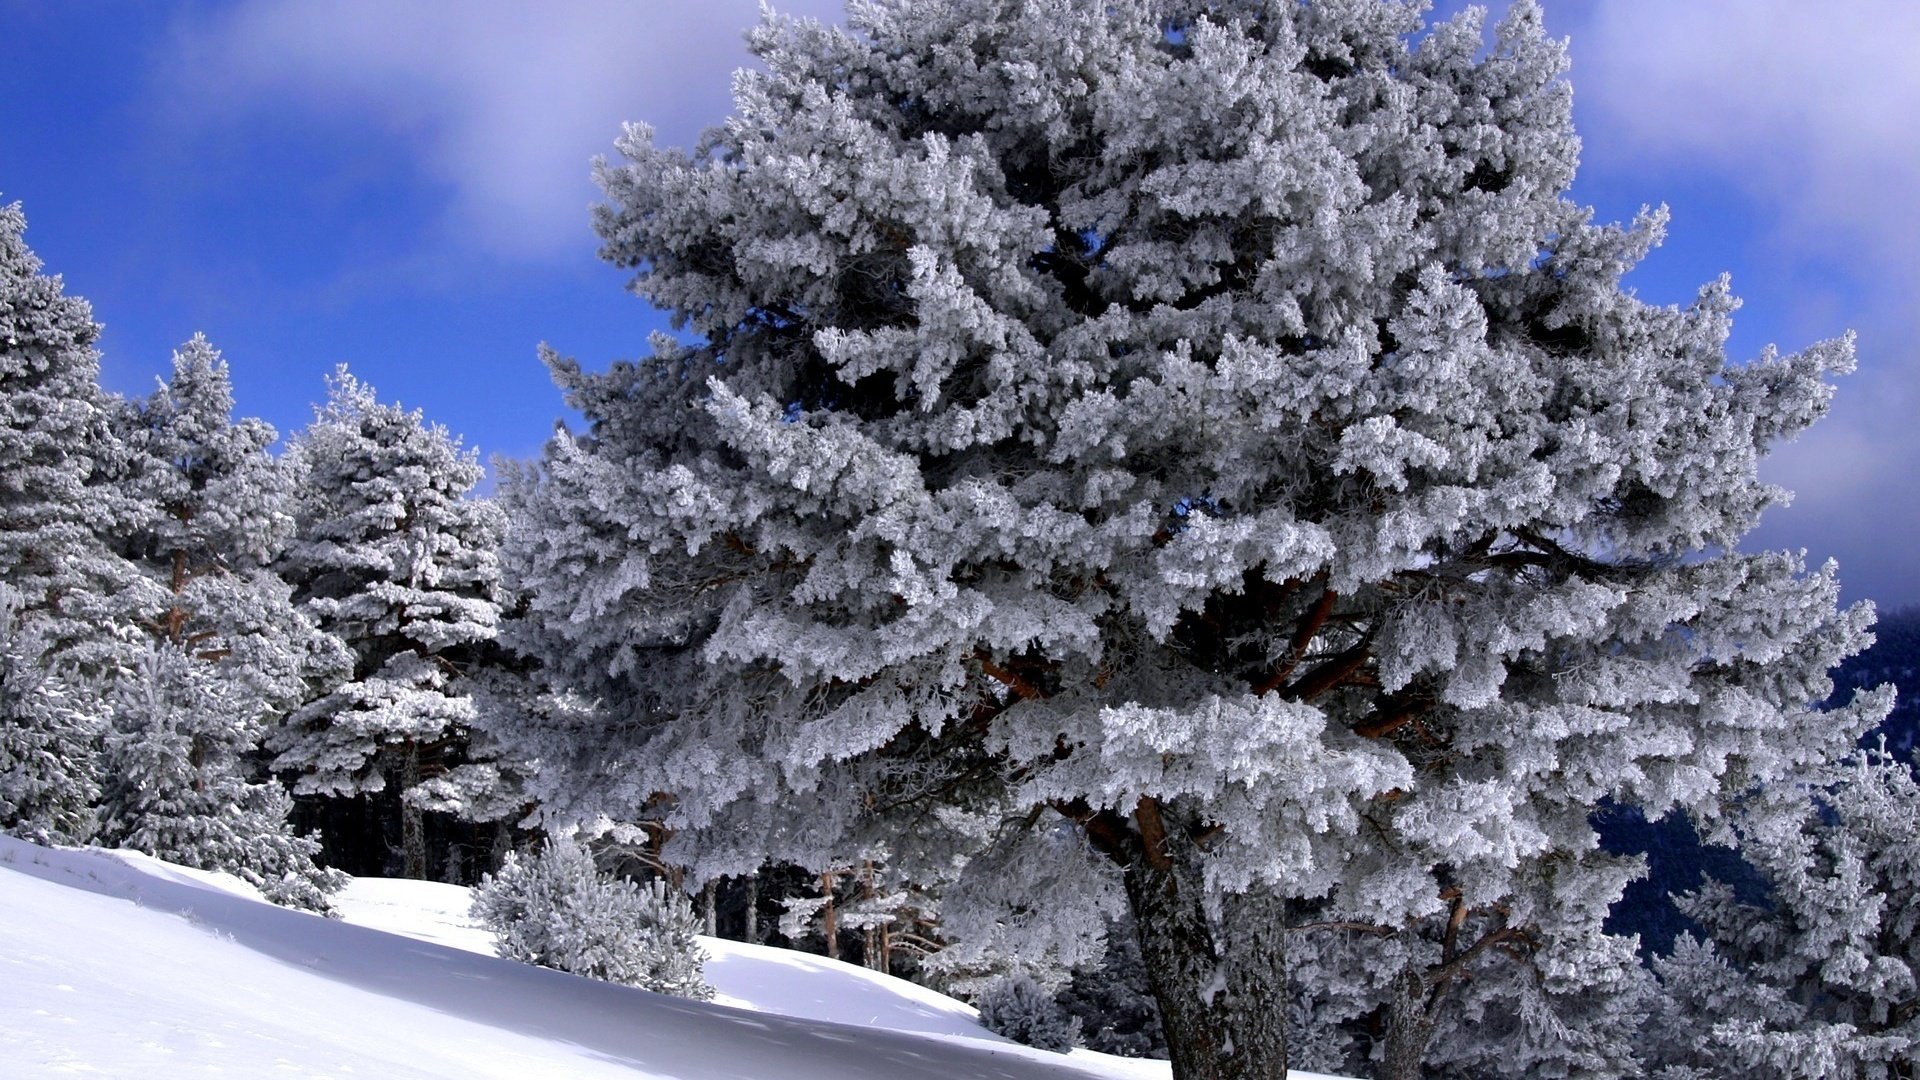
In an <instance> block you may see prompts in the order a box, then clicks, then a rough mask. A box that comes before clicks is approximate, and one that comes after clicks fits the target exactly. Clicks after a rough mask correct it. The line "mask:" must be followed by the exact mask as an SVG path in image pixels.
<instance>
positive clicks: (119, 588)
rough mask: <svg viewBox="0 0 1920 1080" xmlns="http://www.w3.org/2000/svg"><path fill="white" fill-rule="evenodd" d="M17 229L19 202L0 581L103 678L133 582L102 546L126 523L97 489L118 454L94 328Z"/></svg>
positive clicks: (4, 392) (3, 241)
mask: <svg viewBox="0 0 1920 1080" xmlns="http://www.w3.org/2000/svg"><path fill="white" fill-rule="evenodd" d="M26 225H27V223H26V217H25V215H24V214H22V213H21V211H20V205H19V204H18V203H14V204H12V205H10V206H0V581H4V582H6V583H7V584H9V585H11V586H12V587H13V588H14V589H15V590H16V591H17V592H18V594H19V598H18V599H19V603H20V605H21V608H20V613H19V617H20V618H22V619H24V620H26V621H27V622H29V623H33V624H36V626H35V631H34V632H35V633H36V634H37V635H39V636H40V638H41V639H42V640H44V641H45V642H46V645H47V647H48V648H49V649H51V650H52V653H53V655H54V657H55V658H56V659H57V660H58V661H59V662H60V663H61V664H62V665H63V666H65V667H66V668H67V669H68V671H69V672H70V673H71V674H72V675H73V677H75V678H80V679H86V680H96V679H98V680H109V679H110V678H111V676H112V675H113V673H114V672H116V671H118V670H121V669H122V668H124V667H125V666H127V665H128V664H129V663H130V662H131V660H132V657H133V656H134V654H135V650H134V649H133V647H132V645H131V644H130V642H131V641H133V640H134V638H135V637H136V636H137V635H135V634H133V633H131V632H130V628H129V627H128V626H127V625H126V622H125V619H124V618H123V616H124V614H125V611H126V609H127V604H128V599H127V598H126V597H124V596H123V595H122V594H123V593H124V592H125V591H126V590H127V589H129V587H130V586H131V585H132V584H133V575H132V573H131V571H130V570H129V568H128V567H126V566H125V564H124V563H123V562H122V561H121V560H119V559H117V558H114V557H113V556H112V555H111V554H110V553H108V551H107V550H106V547H105V545H104V544H103V543H102V541H101V540H100V535H101V534H104V533H111V532H113V531H115V530H116V529H118V528H121V527H123V526H124V525H125V524H126V518H127V507H126V506H125V505H124V504H123V503H121V502H120V501H119V500H118V499H116V498H115V497H114V493H113V492H112V490H111V489H108V488H104V487H101V486H99V480H100V478H101V477H102V476H103V475H104V474H106V473H109V472H111V470H112V469H113V468H114V466H115V460H116V457H117V447H116V446H115V445H114V442H113V440H112V438H111V432H110V431H109V429H108V426H107V416H108V402H107V400H106V399H105V397H104V396H103V394H102V392H101V390H100V386H99V378H100V359H99V355H98V354H97V353H96V352H95V351H94V348H93V345H94V342H95V341H96V340H98V338H99V336H100V327H99V325H98V324H96V323H95V322H94V321H93V314H92V310H91V309H90V308H89V307H88V306H87V303H86V301H84V300H81V299H79V298H78V297H72V296H67V295H66V294H65V292H64V291H63V289H62V286H61V282H60V279H59V278H58V277H48V276H46V275H43V274H42V273H40V265H41V264H40V260H39V259H38V258H36V257H35V256H34V254H33V252H32V251H31V250H29V249H28V248H27V245H26V241H25V238H24V235H23V234H24V232H25V231H26Z"/></svg>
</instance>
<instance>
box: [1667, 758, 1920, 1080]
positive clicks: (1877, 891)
mask: <svg viewBox="0 0 1920 1080" xmlns="http://www.w3.org/2000/svg"><path fill="white" fill-rule="evenodd" d="M1713 839H1717V840H1721V841H1723V842H1731V843H1733V844H1735V845H1736V846H1737V847H1738V849H1739V851H1740V853H1741V856H1742V857H1743V858H1744V859H1746V860H1747V861H1748V862H1749V863H1751V864H1752V865H1753V866H1754V867H1755V868H1756V869H1758V870H1759V871H1760V875H1761V877H1762V878H1764V879H1765V881H1766V883H1767V885H1768V887H1769V891H1768V895H1767V897H1766V898H1765V900H1764V902H1762V903H1754V902H1750V901H1746V900H1743V899H1741V898H1740V897H1739V896H1738V895H1737V894H1736V893H1735V892H1734V890H1733V889H1732V888H1730V887H1728V886H1727V885H1725V884H1722V883H1719V882H1713V883H1710V884H1708V885H1707V886H1706V887H1704V888H1702V889H1700V890H1698V891H1696V892H1693V893H1688V894H1685V895H1683V896H1681V897H1680V899H1679V903H1680V907H1681V910H1682V911H1684V912H1686V914H1687V915H1689V916H1690V917H1692V918H1693V919H1694V920H1695V921H1696V922H1698V923H1699V924H1700V925H1701V926H1703V927H1704V928H1705V929H1706V932H1707V938H1706V940H1704V941H1703V940H1701V939H1699V938H1695V937H1692V936H1690V935H1687V936H1682V937H1681V938H1680V940H1678V941H1677V942H1675V945H1674V950H1673V953H1672V955H1670V956H1667V957H1663V958H1660V959H1657V960H1655V961H1654V968H1655V970H1656V971H1657V972H1658V974H1659V976H1660V981H1661V983H1662V986H1663V989H1664V990H1665V991H1666V995H1667V1009H1666V1010H1665V1012H1664V1014H1663V1015H1661V1016H1660V1017H1658V1018H1657V1023H1656V1031H1657V1032H1658V1034H1659V1036H1660V1040H1659V1041H1660V1044H1661V1045H1660V1050H1661V1053H1660V1058H1661V1062H1662V1064H1663V1065H1664V1066H1665V1070H1664V1071H1663V1072H1662V1073H1661V1074H1660V1075H1662V1076H1664V1077H1668V1078H1671V1080H1734V1078H1738V1077H1749V1076H1778V1077H1783V1078H1796V1080H1798V1078H1806V1080H1829V1078H1847V1080H1902V1078H1907V1077H1912V1076H1915V1075H1920V782H1916V781H1915V779H1914V775H1913V771H1912V768H1911V767H1910V766H1908V765H1907V764H1905V763H1904V762H1901V761H1899V760H1897V759H1895V758H1893V757H1892V756H1891V755H1889V754H1887V753H1886V752H1885V749H1884V747H1883V748H1881V749H1877V750H1863V751H1860V752H1859V753H1857V754H1855V755H1854V756H1852V757H1851V758H1850V759H1848V760H1845V761H1842V762H1840V763H1838V764H1836V765H1834V766H1832V767H1830V768H1827V769H1824V770H1821V772H1820V773H1819V774H1818V776H1817V777H1816V778H1815V779H1814V781H1813V782H1812V783H1810V784H1808V785H1806V786H1805V787H1802V786H1800V785H1789V784H1782V785H1779V786H1778V789H1776V790H1774V791H1771V792H1767V793H1763V794H1762V795H1760V796H1758V797H1756V798H1753V799H1750V800H1748V801H1747V802H1746V803H1745V804H1744V805H1743V807H1742V808H1741V811H1740V812H1739V813H1738V815H1737V816H1736V817H1735V818H1734V820H1733V822H1732V823H1731V827H1730V828H1729V829H1727V830H1725V831H1724V832H1723V833H1722V834H1721V835H1719V836H1716V837H1713Z"/></svg>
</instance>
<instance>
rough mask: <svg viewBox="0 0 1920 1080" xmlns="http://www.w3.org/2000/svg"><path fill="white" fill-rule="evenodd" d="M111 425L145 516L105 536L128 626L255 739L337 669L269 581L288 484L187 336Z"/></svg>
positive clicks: (289, 512) (326, 643) (224, 379)
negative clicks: (215, 680) (225, 703)
mask: <svg viewBox="0 0 1920 1080" xmlns="http://www.w3.org/2000/svg"><path fill="white" fill-rule="evenodd" d="M114 420H115V428H116V431H117V434H118V436H119V440H120V443H121V445H122V447H123V448H124V455H123V456H124V460H123V462H122V464H121V472H122V474H123V476H122V479H121V481H120V485H119V486H120V489H121V491H122V492H123V493H124V495H125V497H126V499H127V500H128V501H129V502H131V503H133V504H135V505H138V506H141V507H144V508H146V512H145V513H144V514H143V515H142V517H141V519H140V521H139V524H138V525H137V526H136V527H134V528H131V529H128V530H126V531H124V532H122V533H120V534H119V535H117V536H115V537H113V538H112V539H113V543H114V546H115V548H116V550H118V551H119V553H120V554H122V555H123V556H125V557H126V558H127V559H128V560H130V561H131V562H132V563H133V565H134V566H135V567H137V568H138V569H139V571H140V572H141V574H142V579H143V580H142V589H141V590H140V592H139V593H138V594H137V595H138V597H139V603H138V604H137V606H136V610H135V612H134V619H135V621H136V622H137V623H138V625H139V626H140V627H141V628H143V629H145V630H146V631H147V632H148V633H149V634H150V635H151V636H152V637H153V638H155V639H158V640H161V641H165V642H167V643H168V644H170V645H173V646H174V647H175V648H176V649H179V650H183V651H185V652H186V653H188V654H189V655H191V656H192V657H193V658H194V659H195V660H196V662H199V663H204V664H209V665H211V666H212V667H213V668H214V669H215V671H216V673H217V676H218V677H219V678H220V679H221V680H223V681H225V682H228V683H230V684H232V694H233V704H234V707H235V715H234V718H233V720H234V723H235V724H236V725H238V726H240V727H242V728H244V729H247V730H249V731H250V733H251V736H252V738H253V741H256V742H257V741H258V739H259V736H260V734H261V733H262V732H263V731H264V730H265V725H266V724H267V722H268V721H269V720H271V719H277V718H278V717H279V716H281V715H284V714H285V713H287V712H288V711H290V710H291V709H292V708H293V707H295V706H297V705H299V704H301V703H302V702H303V701H304V700H306V698H307V697H308V696H310V694H309V687H310V685H313V684H319V685H322V686H324V684H325V683H326V682H327V681H328V680H331V679H337V678H339V677H340V676H342V675H344V673H345V672H344V668H345V666H346V656H345V652H344V650H343V649H342V648H341V646H340V645H339V643H338V642H336V641H334V640H333V639H331V638H329V637H326V636H325V635H322V634H320V633H318V632H317V631H316V630H315V629H314V627H313V625H312V623H311V622H310V621H309V620H308V619H307V618H306V617H305V616H304V615H302V614H300V613H299V612H298V611H296V610H295V608H294V605H293V602H292V599H291V592H292V590H291V588H290V587H289V586H288V585H287V584H286V583H285V582H284V581H282V580H281V579H280V578H279V577H278V575H276V574H275V573H274V572H273V566H272V564H273V562H274V560H276V559H278V558H279V557H280V556H281V554H282V553H283V552H284V550H285V549H286V546H287V542H288V540H289V539H290V538H291V537H292V535H293V526H294V519H293V504H292V495H293V490H292V487H293V486H292V477H291V474H290V472H289V470H288V469H287V468H286V467H285V466H284V465H283V464H282V463H281V462H279V461H277V460H276V459H275V458H274V457H273V456H272V455H271V454H270V453H268V447H269V446H271V445H272V443H273V441H274V439H275V438H276V437H277V435H276V433H275V431H274V429H273V427H272V425H270V424H267V423H266V422H264V421H261V420H254V419H245V420H238V421H236V420H235V419H234V418H233V385H232V380H231V377H230V375H229V373H228V369H227V364H226V362H225V361H224V360H222V359H221V357H220V354H219V352H218V351H217V350H215V349H214V348H213V346H212V345H210V344H209V343H208V342H207V340H206V339H205V338H204V337H200V336H198V335H196V336H195V337H194V338H193V339H192V340H191V341H189V342H187V343H186V344H185V345H183V346H181V347H180V349H179V350H178V351H177V352H175V353H174V355H173V372H172V376H171V378H169V379H168V380H167V381H166V382H164V383H162V384H161V385H160V386H159V388H158V389H157V390H155V392H154V393H153V394H152V395H151V396H149V397H147V398H146V399H144V400H142V401H137V402H131V403H127V404H126V405H124V406H123V407H122V408H120V409H119V410H118V412H117V414H116V416H115V418H114Z"/></svg>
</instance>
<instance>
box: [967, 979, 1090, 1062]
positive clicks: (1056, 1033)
mask: <svg viewBox="0 0 1920 1080" xmlns="http://www.w3.org/2000/svg"><path fill="white" fill-rule="evenodd" d="M978 1004H979V1006H980V1023H981V1024H982V1025H983V1026H984V1027H985V1028H986V1029H987V1030H988V1031H991V1032H993V1033H994V1034H995V1035H1003V1036H1005V1037H1007V1038H1009V1039H1012V1040H1013V1041H1014V1042H1017V1043H1020V1044H1021V1045H1023V1046H1033V1047H1038V1048H1039V1049H1041V1050H1052V1051H1053V1052H1055V1053H1057V1054H1064V1053H1066V1052H1067V1051H1069V1050H1071V1049H1073V1047H1074V1044H1075V1043H1076V1042H1078V1041H1079V1038H1080V1018H1079V1017H1077V1016H1072V1015H1069V1014H1068V1013H1067V1011H1066V1010H1065V1009H1063V1008H1061V1007H1060V1004H1059V1003H1058V1002H1056V1001H1054V1000H1053V995H1052V994H1049V993H1048V992H1047V990H1046V988H1045V987H1043V986H1041V985H1040V984H1039V983H1037V982H1035V981H1034V980H1033V979H1031V978H1029V977H1027V976H1025V975H1015V976H1012V977H1009V978H1005V979H1001V980H1000V981H999V982H996V983H994V984H993V985H992V986H990V987H988V988H987V991H986V993H984V994H981V995H980V1000H979V1002H978Z"/></svg>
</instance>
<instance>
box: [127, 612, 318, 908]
mask: <svg viewBox="0 0 1920 1080" xmlns="http://www.w3.org/2000/svg"><path fill="white" fill-rule="evenodd" d="M116 697H117V699H118V700H117V702H116V708H115V714H114V724H113V730H112V732H111V733H110V734H109V735H108V737H107V763H108V768H107V775H108V777H109V782H108V784H107V790H106V799H105V803H104V806H103V811H104V813H103V817H104V819H105V820H104V822H103V824H102V827H101V840H102V841H103V842H104V843H107V844H112V845H117V846H120V847H130V848H135V849H137V850H140V851H144V852H147V853H148V854H150V855H156V856H158V857H160V858H162V859H166V860H167V861H168V862H174V863H179V864H181V865H182V866H191V867H196V868H198V869H202V870H219V871H224V872H226V873H229V874H233V875H234V876H235V877H238V878H240V879H241V880H243V881H246V882H247V883H249V884H251V885H254V886H256V887H257V888H259V889H260V891H261V892H262V893H263V894H264V895H265V896H266V897H267V899H269V900H272V901H273V902H274V903H277V904H288V905H291V906H295V907H303V908H307V909H309V910H313V911H326V910H328V904H327V894H328V893H331V892H333V891H334V890H336V889H338V888H340V887H341V886H342V885H344V884H346V876H345V875H344V874H341V873H339V872H338V871H334V870H323V869H321V868H319V867H318V866H316V865H315V864H314V856H315V855H317V854H318V853H319V850H320V844H319V842H318V841H315V840H310V839H308V838H306V837H302V836H298V835H295V834H294V832H293V829H292V827H291V826H290V825H289V824H288V823H287V814H288V811H290V810H291V809H292V808H293V799H292V797H291V796H289V795H288V794H287V792H286V789H284V788H282V787H281V786H280V785H279V784H277V783H275V782H274V781H272V780H267V781H266V782H264V783H249V782H248V781H247V779H246V771H247V768H248V766H247V762H246V761H245V759H244V757H243V755H244V753H245V752H246V751H248V750H250V749H251V748H252V745H253V744H252V740H251V739H248V738H245V737H239V738H236V732H245V731H248V730H250V728H249V726H248V725H246V724H245V722H244V720H242V719H239V718H242V717H244V716H245V715H246V712H247V701H246V690H245V689H244V688H243V687H241V686H239V685H236V684H235V683H234V682H233V681H232V680H231V679H227V678H224V677H223V676H222V675H221V673H220V672H218V671H217V670H216V669H214V668H213V667H212V666H211V665H208V664H205V663H201V662H198V661H195V660H194V659H192V658H190V657H189V656H188V655H187V654H186V653H184V652H182V651H181V649H180V648H179V647H178V646H177V645H174V644H171V643H168V642H164V641H162V642H155V643H154V645H153V646H152V647H151V648H150V649H149V651H148V653H147V656H146V658H145V660H144V662H143V663H142V665H141V667H140V670H139V671H138V673H137V674H136V675H135V676H133V677H129V678H123V679H122V680H121V681H120V684H119V686H118V687H117V688H116Z"/></svg>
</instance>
